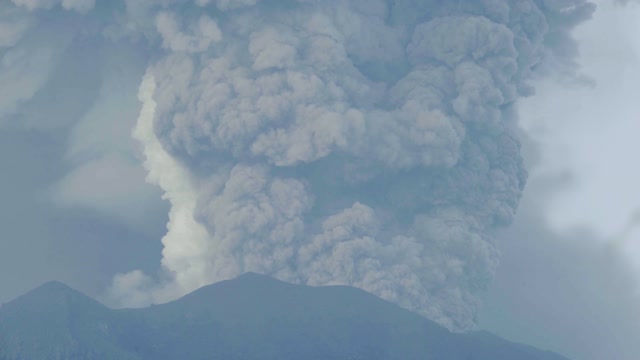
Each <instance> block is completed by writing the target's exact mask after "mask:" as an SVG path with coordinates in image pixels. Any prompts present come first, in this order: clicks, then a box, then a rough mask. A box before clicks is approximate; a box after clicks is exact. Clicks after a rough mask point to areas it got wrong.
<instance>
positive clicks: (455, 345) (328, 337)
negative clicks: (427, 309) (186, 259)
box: [0, 274, 564, 360]
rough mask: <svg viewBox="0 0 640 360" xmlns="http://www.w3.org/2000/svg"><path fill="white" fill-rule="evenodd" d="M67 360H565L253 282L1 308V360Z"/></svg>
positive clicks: (66, 297) (346, 294)
mask: <svg viewBox="0 0 640 360" xmlns="http://www.w3.org/2000/svg"><path fill="white" fill-rule="evenodd" d="M61 355H62V356H61ZM71 358H82V359H140V360H143V359H154V360H162V359H224V360H233V359H243V360H244V359H247V360H250V359H256V360H257V359H261V360H268V359H280V360H288V359H309V360H314V359H318V360H320V359H323V360H327V359H354V360H355V359H363V360H364V359H366V360H375V359H468V360H473V359H492V360H501V359H518V360H561V359H564V358H563V357H561V356H558V355H556V354H553V353H550V352H543V351H540V350H537V349H535V348H532V347H528V346H524V345H519V344H515V343H511V342H508V341H505V340H502V339H500V338H498V337H496V336H493V335H491V334H489V333H484V332H481V333H468V334H453V333H450V332H449V331H447V330H446V329H444V328H442V327H441V326H439V325H437V324H435V323H433V322H431V321H429V320H426V319H424V318H423V317H421V316H419V315H416V314H414V313H411V312H409V311H407V310H404V309H401V308H399V307H397V306H395V305H393V304H391V303H388V302H386V301H384V300H382V299H380V298H378V297H376V296H373V295H371V294H369V293H366V292H364V291H362V290H358V289H355V288H351V287H345V286H331V287H308V286H300V285H292V284H288V283H284V282H281V281H277V280H274V279H272V278H269V277H267V276H263V275H257V274H245V275H243V276H240V277H238V278H236V279H233V280H229V281H223V282H220V283H217V284H214V285H210V286H207V287H204V288H201V289H199V290H197V291H195V292H193V293H191V294H189V295H187V296H185V297H183V298H181V299H179V300H176V301H174V302H171V303H168V304H164V305H158V306H152V307H149V308H145V309H128V310H110V309H108V308H106V307H104V306H102V305H100V304H98V303H96V302H95V301H93V300H91V299H89V298H87V297H85V296H84V295H81V294H79V293H77V292H75V291H74V290H72V289H69V288H67V287H66V286H64V285H62V284H57V283H52V284H46V285H44V286H43V287H41V288H38V289H36V290H34V291H33V292H31V293H29V294H27V295H25V296H23V297H21V298H18V299H16V300H15V301H14V302H12V303H9V304H7V305H5V306H4V307H3V308H1V309H0V359H2V360H9V359H11V360H14V359H15V360H17V359H71Z"/></svg>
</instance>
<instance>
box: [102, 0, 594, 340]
mask: <svg viewBox="0 0 640 360" xmlns="http://www.w3.org/2000/svg"><path fill="white" fill-rule="evenodd" d="M206 3H208V2H206V1H204V2H202V1H201V2H200V3H199V5H206ZM213 5H215V7H214V8H209V7H207V8H205V9H207V11H199V12H181V11H178V10H172V9H171V8H164V9H161V10H160V11H158V12H157V15H156V16H155V27H156V29H157V32H158V33H159V34H160V36H161V43H162V46H163V47H164V48H165V49H166V55H164V56H162V57H161V58H159V59H158V60H157V61H156V62H155V63H153V64H152V65H151V66H150V68H149V70H148V72H147V75H146V77H145V81H144V83H143V85H142V86H141V90H140V98H141V100H142V101H143V103H144V110H143V112H142V114H141V115H140V118H139V120H138V125H137V128H136V131H135V137H136V138H137V139H138V140H139V141H140V142H141V143H142V144H143V146H144V149H145V154H146V156H147V161H146V167H147V169H148V170H149V180H150V181H152V182H154V183H156V184H158V185H160V186H161V187H162V188H163V189H164V191H165V193H166V195H165V196H166V198H167V199H168V200H169V201H170V202H171V204H172V210H171V213H170V221H169V224H168V233H167V235H166V236H165V238H164V239H163V243H164V246H165V248H164V251H163V261H162V264H163V267H164V269H165V270H167V271H166V273H167V277H168V279H166V280H165V282H163V283H161V284H159V285H154V284H153V283H152V281H151V280H150V279H149V278H147V277H146V276H144V275H143V274H141V273H139V272H133V273H130V274H126V275H120V276H118V277H117V278H116V280H115V283H114V289H113V290H114V292H116V293H117V292H122V291H124V293H125V295H126V294H127V292H129V293H132V294H133V295H134V297H133V300H134V302H129V303H128V304H129V305H143V304H144V303H147V302H153V301H165V300H168V299H170V298H172V297H175V296H178V295H180V294H182V293H184V292H187V291H190V290H192V289H194V288H196V287H198V286H202V285H205V284H208V283H211V282H214V281H217V280H222V279H226V278H230V277H233V276H236V275H238V274H240V273H242V272H246V271H255V272H260V273H266V274H271V275H274V276H276V277H278V278H280V279H283V280H287V281H292V282H298V283H305V284H310V285H329V284H347V285H353V286H357V287H360V288H363V289H365V290H368V291H370V292H373V293H375V294H377V295H379V296H381V297H383V298H385V299H388V300H391V301H394V302H396V303H398V304H400V305H402V306H404V307H407V308H409V309H413V310H417V311H419V312H421V313H422V314H424V315H426V316H427V317H429V318H431V319H434V320H436V321H438V322H439V323H441V324H444V325H446V326H448V327H449V328H452V329H455V330H461V329H467V328H469V327H471V326H472V325H473V322H474V314H475V312H476V309H477V305H478V304H477V299H476V297H475V294H476V293H477V292H478V291H480V290H482V289H484V288H485V286H486V285H487V283H488V282H489V281H490V279H491V277H492V274H493V272H494V269H495V267H496V262H497V259H498V251H497V249H496V247H495V245H494V243H493V241H492V238H491V232H492V230H493V229H494V228H495V227H496V226H498V225H505V224H508V223H509V222H510V221H511V219H512V218H513V215H514V212H515V211H516V208H517V205H518V201H519V198H520V195H521V192H522V189H523V186H524V184H525V181H526V171H525V169H524V168H523V164H522V159H521V157H520V154H519V143H518V140H517V138H516V136H515V131H514V130H515V125H514V122H515V112H514V104H515V102H516V100H517V99H518V97H519V96H523V95H528V94H530V93H531V92H532V89H531V87H530V86H529V85H528V84H527V80H529V79H530V78H531V76H532V74H533V72H534V70H535V68H536V67H538V66H541V67H543V68H545V67H546V68H551V67H554V68H557V65H563V66H564V68H563V69H564V70H571V69H572V58H573V56H574V55H575V54H574V52H573V51H574V49H573V44H572V42H571V40H570V35H569V31H570V30H571V28H572V27H573V26H575V25H576V24H577V23H578V22H579V21H581V20H582V19H585V18H586V17H588V16H590V14H591V12H592V11H593V6H592V5H591V4H589V3H586V2H584V1H533V0H520V1H501V0H493V1H489V0H487V1H475V0H474V1H409V0H405V1H383V0H378V1H376V0H374V1H366V2H364V1H356V0H354V1H330V0H326V1H322V0H319V1H309V0H308V1H302V0H300V1H289V2H286V4H284V3H282V2H276V1H268V0H264V1H257V0H254V1H214V2H213ZM125 299H126V297H125ZM125 304H127V303H125Z"/></svg>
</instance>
